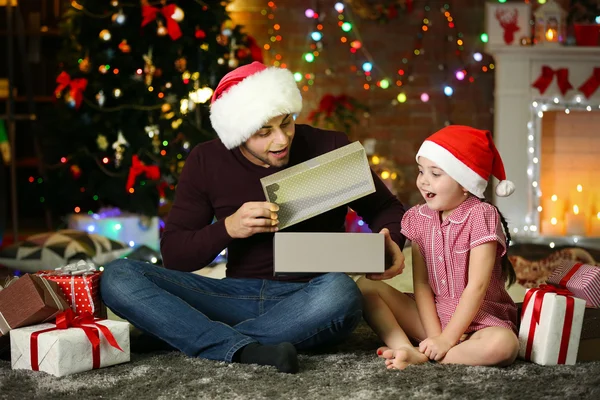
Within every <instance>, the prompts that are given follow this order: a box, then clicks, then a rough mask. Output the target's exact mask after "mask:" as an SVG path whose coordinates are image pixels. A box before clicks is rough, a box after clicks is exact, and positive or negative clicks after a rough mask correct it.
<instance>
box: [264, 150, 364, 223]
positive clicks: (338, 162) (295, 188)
mask: <svg viewBox="0 0 600 400" xmlns="http://www.w3.org/2000/svg"><path fill="white" fill-rule="evenodd" d="M260 182H261V184H262V187H263V191H264V193H265V197H266V199H267V201H269V202H271V203H275V204H277V205H279V212H278V216H279V229H280V230H281V229H284V228H287V227H289V226H291V225H294V224H297V223H299V222H302V221H305V220H307V219H309V218H312V217H314V216H317V215H319V214H322V213H324V212H327V211H329V210H332V209H334V208H336V207H339V206H342V205H344V204H348V203H350V202H352V201H354V200H356V199H359V198H361V197H364V196H366V195H369V194H371V193H373V192H375V183H374V182H373V176H372V175H371V168H370V167H369V161H368V160H367V155H366V152H365V149H364V147H363V146H362V145H361V144H360V142H353V143H350V144H348V145H346V146H344V147H340V148H339V149H336V150H333V151H330V152H328V153H325V154H323V155H320V156H318V157H315V158H312V159H310V160H307V161H305V162H303V163H301V164H298V165H294V166H292V167H290V168H286V169H285V170H283V171H280V172H276V173H274V174H272V175H269V176H267V177H265V178H262V179H261V180H260Z"/></svg>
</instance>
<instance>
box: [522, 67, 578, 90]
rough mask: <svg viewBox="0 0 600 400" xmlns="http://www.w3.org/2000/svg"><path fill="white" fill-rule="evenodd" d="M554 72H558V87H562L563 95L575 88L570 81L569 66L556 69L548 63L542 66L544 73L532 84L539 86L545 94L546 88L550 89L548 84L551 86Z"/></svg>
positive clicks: (535, 86)
mask: <svg viewBox="0 0 600 400" xmlns="http://www.w3.org/2000/svg"><path fill="white" fill-rule="evenodd" d="M554 74H556V81H557V83H558V88H559V89H560V92H561V93H562V95H563V96H564V95H565V93H567V92H568V91H569V90H570V89H573V86H572V85H571V83H570V82H569V70H568V69H567V68H559V69H557V70H556V71H555V70H553V69H552V68H550V67H549V66H547V65H544V66H542V74H541V75H540V77H539V78H537V80H536V81H535V82H534V83H533V85H531V86H533V87H534V88H537V89H538V90H539V91H540V93H541V94H544V92H545V91H546V89H548V86H550V84H551V83H552V79H553V78H554Z"/></svg>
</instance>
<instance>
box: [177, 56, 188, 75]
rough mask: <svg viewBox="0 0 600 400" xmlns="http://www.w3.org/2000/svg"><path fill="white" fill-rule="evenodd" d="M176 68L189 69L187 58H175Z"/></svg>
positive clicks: (179, 69)
mask: <svg viewBox="0 0 600 400" xmlns="http://www.w3.org/2000/svg"><path fill="white" fill-rule="evenodd" d="M175 69H176V70H177V71H179V72H184V71H185V70H186V69H187V60H186V59H185V57H181V58H178V59H177V60H175Z"/></svg>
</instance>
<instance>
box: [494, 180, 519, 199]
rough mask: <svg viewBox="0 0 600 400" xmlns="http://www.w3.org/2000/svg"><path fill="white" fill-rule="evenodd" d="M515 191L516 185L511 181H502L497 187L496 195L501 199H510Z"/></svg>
mask: <svg viewBox="0 0 600 400" xmlns="http://www.w3.org/2000/svg"><path fill="white" fill-rule="evenodd" d="M514 191H515V184H514V183H512V182H511V181H507V180H504V181H500V183H498V186H496V195H497V196H500V197H508V196H510V195H511V194H513V192H514Z"/></svg>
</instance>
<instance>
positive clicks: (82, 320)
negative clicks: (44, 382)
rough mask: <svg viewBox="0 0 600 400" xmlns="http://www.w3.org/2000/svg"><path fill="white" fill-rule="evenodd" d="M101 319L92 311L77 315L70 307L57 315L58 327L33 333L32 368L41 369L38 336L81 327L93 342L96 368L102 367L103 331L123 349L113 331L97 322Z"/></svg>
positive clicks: (31, 345)
mask: <svg viewBox="0 0 600 400" xmlns="http://www.w3.org/2000/svg"><path fill="white" fill-rule="evenodd" d="M99 320H100V319H96V318H94V317H93V316H92V314H90V313H84V314H82V315H80V316H75V313H74V312H73V310H71V309H70V308H69V309H67V310H66V311H63V312H62V313H60V314H58V316H57V317H56V327H55V328H49V329H44V330H41V331H37V332H34V333H32V334H31V338H30V339H29V341H30V349H31V369H32V370H33V371H39V368H40V363H39V355H38V336H40V335H41V334H43V333H46V332H51V331H55V330H58V329H69V328H81V329H83V331H84V332H85V335H86V336H87V338H88V340H89V341H90V343H91V344H92V365H93V368H94V369H97V368H100V334H99V332H102V334H103V335H104V337H105V338H106V340H107V341H108V343H109V344H110V345H111V346H112V347H114V348H115V349H118V350H121V351H123V349H122V348H121V347H120V346H119V343H117V340H116V339H115V337H114V336H113V334H112V333H111V331H110V329H108V328H107V327H106V326H104V325H102V324H98V323H96V321H99Z"/></svg>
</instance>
